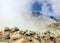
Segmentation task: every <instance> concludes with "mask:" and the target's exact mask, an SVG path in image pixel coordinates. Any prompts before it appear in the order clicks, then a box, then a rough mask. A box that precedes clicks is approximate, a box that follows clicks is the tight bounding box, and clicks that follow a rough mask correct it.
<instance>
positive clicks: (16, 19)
mask: <svg viewBox="0 0 60 43" xmlns="http://www.w3.org/2000/svg"><path fill="white" fill-rule="evenodd" d="M34 1H35V0H33V1H32V0H0V29H3V28H4V27H6V26H8V27H15V26H16V27H19V28H21V29H29V30H35V31H37V30H39V31H40V29H41V31H43V29H44V27H45V26H43V25H46V24H47V23H48V22H50V21H53V20H51V19H49V18H46V17H44V18H37V17H35V18H34V17H32V16H31V14H30V13H31V11H30V6H31V4H32V3H33V2H34ZM39 1H40V0H39ZM56 1H57V0H56ZM48 2H50V1H48ZM51 3H52V8H53V10H54V11H55V12H56V13H57V14H58V13H59V12H60V5H59V4H60V1H59V0H58V1H57V2H55V0H54V1H52V0H51ZM56 3H57V4H56ZM43 8H44V9H45V7H43Z"/></svg>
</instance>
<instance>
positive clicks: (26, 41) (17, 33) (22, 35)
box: [0, 27, 60, 43]
mask: <svg viewBox="0 0 60 43" xmlns="http://www.w3.org/2000/svg"><path fill="white" fill-rule="evenodd" d="M0 42H4V43H60V35H56V36H55V34H54V33H52V32H50V31H49V30H47V31H46V32H44V33H42V35H41V33H40V32H34V31H29V30H19V29H18V28H17V27H14V28H12V29H9V28H8V27H5V29H4V30H1V31H0Z"/></svg>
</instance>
